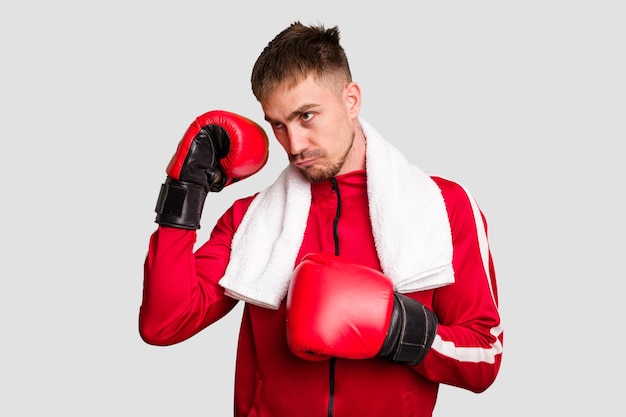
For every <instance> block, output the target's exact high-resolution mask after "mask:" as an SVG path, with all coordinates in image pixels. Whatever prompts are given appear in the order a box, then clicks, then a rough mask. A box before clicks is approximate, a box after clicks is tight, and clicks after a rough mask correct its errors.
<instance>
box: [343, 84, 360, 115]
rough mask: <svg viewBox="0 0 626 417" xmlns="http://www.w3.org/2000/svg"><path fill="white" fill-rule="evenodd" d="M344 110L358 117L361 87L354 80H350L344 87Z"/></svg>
mask: <svg viewBox="0 0 626 417" xmlns="http://www.w3.org/2000/svg"><path fill="white" fill-rule="evenodd" d="M344 99H345V103H346V110H347V111H348V113H349V114H350V116H352V117H355V118H356V117H358V115H359V111H360V110H361V87H359V85H358V84H357V83H355V82H350V83H348V84H347V85H346V87H345V89H344Z"/></svg>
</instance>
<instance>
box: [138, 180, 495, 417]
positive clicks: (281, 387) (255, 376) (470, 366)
mask: <svg viewBox="0 0 626 417" xmlns="http://www.w3.org/2000/svg"><path fill="white" fill-rule="evenodd" d="M433 180H434V181H435V182H436V183H437V185H438V186H439V187H440V189H441V191H442V195H443V197H444V200H445V204H446V208H447V211H448V217H449V219H450V225H451V230H452V239H453V250H454V252H453V267H454V272H455V282H454V284H451V285H448V286H445V287H441V288H437V289H434V290H427V291H419V292H415V293H410V294H406V295H408V296H410V297H413V298H415V299H416V300H419V301H420V302H422V303H423V304H425V305H426V307H428V308H429V309H431V310H432V311H434V312H435V314H436V315H437V317H438V318H439V327H438V330H437V336H436V339H435V341H434V343H433V345H432V348H431V350H430V351H429V352H428V353H427V355H426V357H425V358H424V360H423V361H422V362H421V363H420V364H419V365H417V366H414V367H411V366H406V365H396V364H394V363H391V362H389V361H387V360H384V359H380V358H376V359H367V360H348V359H341V358H336V359H332V360H326V361H321V362H309V361H306V360H302V359H299V358H298V357H296V356H294V355H293V354H292V353H291V352H290V351H289V348H288V347H287V342H286V339H285V303H284V300H283V303H282V304H281V306H280V308H279V309H278V310H271V309H267V308H263V307H259V306H255V305H252V304H246V305H245V307H244V311H243V317H242V323H241V329H240V334H239V344H238V351H237V363H236V371H235V407H234V409H235V416H236V417H244V416H247V417H250V416H255V417H277V416H281V417H283V416H284V417H287V416H298V417H308V416H311V417H324V416H333V417H344V416H358V417H370V416H371V417H380V416H394V417H402V416H418V417H430V416H431V415H432V412H433V409H434V406H435V402H436V398H437V391H438V387H439V384H442V383H443V384H449V385H454V386H457V387H460V388H464V389H467V390H470V391H473V392H482V391H484V390H485V389H487V388H488V387H489V386H490V385H491V384H492V383H493V381H494V380H495V378H496V375H497V374H498V370H499V368H500V362H501V355H502V343H503V332H502V328H501V325H500V316H499V313H498V308H497V303H498V296H497V288H496V277H495V272H494V268H493V263H492V259H491V253H490V251H489V247H488V244H487V240H486V237H487V224H486V221H485V218H484V217H483V215H482V213H481V212H480V210H479V209H478V207H477V206H476V205H475V204H474V203H473V200H472V199H471V197H469V196H468V194H467V193H466V192H465V190H464V189H463V188H462V187H461V186H459V185H458V184H456V183H454V182H451V181H448V180H445V179H442V178H439V177H433ZM336 181H337V183H338V187H339V190H340V193H339V194H340V196H341V217H340V220H339V222H338V225H337V228H336V230H335V229H334V227H335V226H334V221H335V215H336V212H337V206H338V204H339V203H338V199H337V193H336V192H335V191H333V188H332V184H331V181H325V182H322V183H316V184H312V185H311V192H312V201H311V208H310V215H309V218H308V222H307V227H306V232H305V236H304V240H303V243H302V246H301V248H300V252H299V254H298V257H297V259H296V264H297V263H298V262H299V261H300V259H301V258H302V257H303V256H304V255H305V254H307V253H309V252H327V253H334V252H335V248H336V245H338V247H339V254H340V255H341V256H342V257H343V258H346V259H348V260H352V261H354V262H358V263H361V264H364V265H367V266H369V267H372V268H376V269H378V270H381V268H380V264H379V261H378V257H377V255H376V249H375V246H374V240H373V236H372V229H371V225H370V219H369V210H368V204H367V190H366V176H365V171H357V172H352V173H349V174H345V175H341V176H338V177H337V178H336ZM253 198H254V196H251V197H247V198H244V199H241V200H238V201H236V202H235V203H234V204H233V205H232V206H231V207H230V208H229V209H228V210H227V211H226V213H225V214H224V215H223V216H222V217H221V218H220V219H219V220H218V222H217V224H216V226H215V228H214V230H213V231H212V234H211V237H210V239H209V240H208V241H207V242H206V243H204V245H202V246H201V247H200V248H199V249H198V250H197V251H196V252H195V253H194V252H193V248H194V245H195V242H196V231H195V230H183V229H175V228H170V227H163V226H159V227H158V229H157V230H156V231H155V232H154V234H153V235H152V236H151V239H150V244H149V250H148V255H147V258H146V261H145V276H144V293H143V303H142V306H141V309H140V313H139V331H140V334H141V337H142V338H143V339H144V340H145V341H146V342H147V343H150V344H154V345H171V344H174V343H178V342H181V341H183V340H185V339H187V338H189V337H191V336H193V335H194V334H196V333H198V332H199V331H201V330H202V329H204V328H205V327H207V326H209V325H210V324H211V323H213V322H215V321H217V320H218V319H220V318H221V317H223V316H224V315H225V314H227V313H228V312H229V311H230V310H231V309H232V308H233V307H234V306H235V305H236V303H237V302H238V301H237V300H234V299H232V298H230V297H228V296H226V295H224V289H223V288H222V287H220V286H219V285H218V281H219V280H220V278H221V277H222V275H223V274H224V271H225V270H226V266H227V263H228V260H229V255H230V244H231V240H232V237H233V234H234V233H235V231H236V230H237V227H238V226H239V224H240V222H241V220H242V217H243V216H244V214H245V212H246V210H247V208H248V206H249V204H250V203H251V201H252V200H253ZM335 232H336V234H337V241H335V235H334V233H335ZM259 244H262V242H260V243H259ZM250 256H254V254H250ZM416 256H418V255H417V254H416ZM294 266H295V265H294ZM354 302H356V303H358V300H355V301H354Z"/></svg>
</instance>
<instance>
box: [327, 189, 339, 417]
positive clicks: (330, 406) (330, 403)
mask: <svg viewBox="0 0 626 417" xmlns="http://www.w3.org/2000/svg"><path fill="white" fill-rule="evenodd" d="M330 183H331V186H332V190H333V191H334V192H335V194H336V195H337V211H336V213H335V220H334V221H333V239H334V242H335V255H339V233H338V225H339V216H340V215H341V194H340V193H339V185H337V180H336V179H335V178H331V179H330ZM329 378H330V381H329V390H330V392H329V399H328V417H333V415H334V413H335V410H334V403H335V358H330V364H329Z"/></svg>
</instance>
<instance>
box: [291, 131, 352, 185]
mask: <svg viewBox="0 0 626 417" xmlns="http://www.w3.org/2000/svg"><path fill="white" fill-rule="evenodd" d="M355 136H356V135H355V133H354V132H352V138H351V140H350V144H349V145H348V147H347V148H346V151H345V152H344V154H343V155H342V156H341V158H339V160H337V161H335V162H334V163H333V162H332V161H330V162H328V163H327V164H325V165H322V166H320V167H315V166H312V167H307V168H303V169H301V172H302V175H304V177H305V178H306V179H307V181H309V182H311V183H318V182H323V181H327V180H329V179H331V178H333V177H336V176H337V174H339V171H341V168H343V166H344V165H345V163H346V160H347V159H348V155H349V154H350V151H351V150H352V147H353V145H354V138H355ZM316 156H326V153H325V152H323V153H321V154H320V155H316Z"/></svg>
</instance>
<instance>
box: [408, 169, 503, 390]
mask: <svg viewBox="0 0 626 417" xmlns="http://www.w3.org/2000/svg"><path fill="white" fill-rule="evenodd" d="M433 179H434V180H435V181H436V182H437V184H438V185H439V187H440V188H441V191H442V195H443V197H444V200H445V203H446V208H447V210H448V217H449V219H450V225H451V231H452V243H453V259H452V263H453V267H454V276H455V282H454V284H451V285H448V286H445V287H441V288H438V289H435V290H434V291H433V299H432V303H433V305H432V308H433V311H434V312H435V314H436V315H437V317H438V319H439V327H438V329H437V335H436V337H435V340H434V342H433V344H432V347H431V350H430V351H429V353H428V354H427V355H426V357H425V358H424V360H423V361H422V363H420V364H419V365H418V368H417V369H419V371H420V373H422V374H423V375H424V376H425V377H426V378H428V379H429V380H431V381H436V382H440V383H444V384H448V385H454V386H457V387H461V388H465V389H468V390H470V391H473V392H482V391H484V390H486V389H487V388H488V387H489V386H490V385H491V384H492V383H493V382H494V380H495V378H496V376H497V374H498V371H499V369H500V363H501V359H502V345H503V330H502V325H501V323H500V314H499V312H498V292H497V287H496V275H495V270H494V266H493V261H492V258H491V251H490V249H489V244H488V240H487V222H486V220H485V217H484V216H483V213H482V212H481V211H480V209H479V208H478V206H477V204H476V202H475V201H474V199H473V198H472V197H471V195H469V194H468V193H467V192H466V190H465V189H464V188H463V187H461V186H460V185H458V184H456V183H454V182H451V181H447V180H444V179H442V178H436V177H435V178H433Z"/></svg>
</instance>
